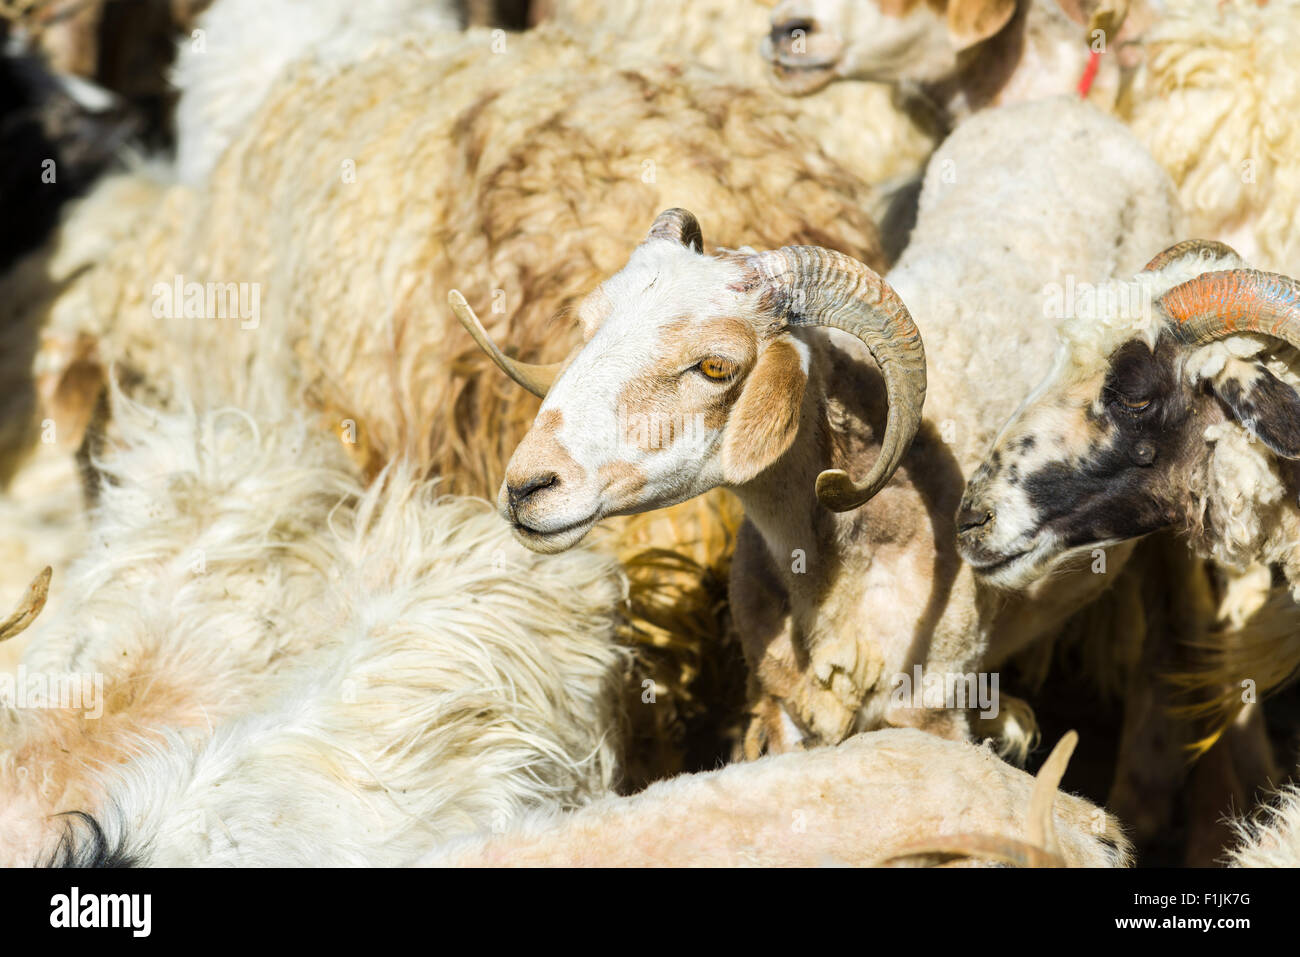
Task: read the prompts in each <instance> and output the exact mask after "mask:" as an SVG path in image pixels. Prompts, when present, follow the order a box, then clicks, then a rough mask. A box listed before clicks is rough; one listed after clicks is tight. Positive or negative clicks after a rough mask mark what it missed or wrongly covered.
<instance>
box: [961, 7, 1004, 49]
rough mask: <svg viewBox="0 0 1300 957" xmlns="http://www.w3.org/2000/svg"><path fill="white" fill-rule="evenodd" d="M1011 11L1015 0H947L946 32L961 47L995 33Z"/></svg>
mask: <svg viewBox="0 0 1300 957" xmlns="http://www.w3.org/2000/svg"><path fill="white" fill-rule="evenodd" d="M1015 12H1016V0H948V33H949V35H950V36H951V37H952V39H953V43H954V44H955V45H956V47H957V49H958V50H965V49H966V48H967V47H972V46H974V45H975V44H977V43H979V42H980V41H981V40H987V39H988V38H989V37H991V36H993V35H994V34H996V33H997V32H998V31H999V30H1001V29H1002V28H1003V27H1005V26H1006V25H1007V24H1008V23H1010V22H1011V18H1012V16H1014V15H1015Z"/></svg>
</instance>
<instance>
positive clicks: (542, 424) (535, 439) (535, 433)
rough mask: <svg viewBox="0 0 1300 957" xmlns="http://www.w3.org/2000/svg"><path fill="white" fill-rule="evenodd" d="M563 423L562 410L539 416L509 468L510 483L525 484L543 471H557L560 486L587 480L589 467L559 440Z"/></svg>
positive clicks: (550, 410) (507, 472)
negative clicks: (574, 456) (582, 464)
mask: <svg viewBox="0 0 1300 957" xmlns="http://www.w3.org/2000/svg"><path fill="white" fill-rule="evenodd" d="M563 424H564V415H563V413H561V412H560V410H559V409H548V410H547V411H545V412H543V413H542V414H541V415H539V416H538V417H537V421H536V422H535V423H533V428H532V429H531V430H530V431H529V433H528V434H527V435H525V436H524V440H523V441H522V442H520V443H519V448H517V449H515V454H514V457H513V458H511V460H510V465H509V467H508V468H507V469H506V484H507V485H514V486H519V485H524V484H526V483H527V482H528V481H529V480H531V479H532V478H534V477H535V476H537V475H539V474H541V473H543V472H554V473H555V475H556V477H557V478H558V479H559V481H560V484H561V485H565V484H574V485H576V484H580V483H581V482H582V481H584V480H585V478H586V475H587V470H586V469H584V468H583V467H582V466H581V465H579V464H578V463H577V461H575V460H574V458H573V456H572V455H570V454H569V450H568V449H566V448H565V447H564V446H563V444H561V442H560V440H559V431H560V427H561V426H562V425H563Z"/></svg>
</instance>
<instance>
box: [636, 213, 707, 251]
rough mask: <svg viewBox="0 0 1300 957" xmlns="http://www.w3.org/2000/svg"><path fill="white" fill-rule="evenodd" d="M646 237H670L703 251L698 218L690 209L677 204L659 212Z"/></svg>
mask: <svg viewBox="0 0 1300 957" xmlns="http://www.w3.org/2000/svg"><path fill="white" fill-rule="evenodd" d="M646 239H671V240H672V241H673V242H675V243H680V244H681V245H683V246H687V247H690V246H694V247H695V251H696V252H700V253H702V252H704V234H703V233H702V232H700V222H699V220H698V219H696V218H695V216H694V214H693V213H691V212H690V210H686V209H682V208H681V207H679V206H674V207H673V208H672V209H665V210H664V211H663V212H662V213H660V214H659V215H658V216H657V217H656V218H655V221H654V225H652V226H651V227H650V232H649V233H648V234H647V235H646Z"/></svg>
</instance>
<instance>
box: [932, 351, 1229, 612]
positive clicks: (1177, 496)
mask: <svg viewBox="0 0 1300 957" xmlns="http://www.w3.org/2000/svg"><path fill="white" fill-rule="evenodd" d="M1178 355H1179V348H1178V345H1177V344H1176V343H1175V342H1173V340H1172V339H1170V338H1168V337H1162V338H1161V339H1160V340H1159V341H1158V342H1157V344H1156V347H1155V349H1154V350H1153V349H1152V348H1151V347H1149V346H1148V345H1147V343H1146V342H1145V341H1144V340H1142V339H1141V338H1135V339H1130V340H1128V341H1127V342H1125V343H1124V344H1123V345H1121V346H1120V347H1119V348H1117V349H1116V350H1115V351H1114V353H1113V354H1112V355H1111V356H1110V358H1109V360H1108V362H1107V363H1106V366H1105V367H1104V369H1103V370H1102V371H1101V372H1100V373H1095V374H1093V375H1088V376H1079V375H1073V376H1071V375H1068V374H1066V375H1063V376H1061V377H1059V378H1057V379H1056V380H1055V381H1052V382H1049V383H1048V384H1047V386H1046V387H1045V388H1044V389H1042V390H1040V394H1039V395H1038V396H1037V398H1035V399H1034V400H1032V401H1031V402H1029V403H1028V404H1027V405H1026V406H1025V407H1023V408H1022V409H1021V411H1020V412H1019V413H1018V414H1017V415H1016V417H1015V418H1013V419H1012V421H1011V422H1010V423H1009V424H1008V425H1007V426H1006V428H1005V429H1004V430H1003V432H1002V435H1001V436H1000V437H999V439H998V441H997V443H996V445H995V446H994V448H993V451H992V452H991V453H990V454H989V456H988V457H987V458H986V459H985V460H984V462H983V463H982V464H981V465H980V466H979V468H978V469H977V470H976V472H975V474H974V476H973V477H972V478H971V481H970V482H969V483H968V484H967V488H966V494H965V496H964V497H963V499H962V503H961V511H960V512H959V513H958V515H957V540H958V547H959V549H960V551H961V554H962V557H963V558H965V559H966V561H967V562H968V563H970V564H971V565H972V566H973V567H974V568H975V569H976V571H977V572H978V573H979V574H980V575H981V577H982V578H984V579H985V580H987V581H989V582H990V583H992V584H996V585H1000V586H1003V587H1008V588H1021V587H1024V586H1025V585H1027V584H1029V583H1030V582H1032V581H1033V580H1034V579H1036V578H1038V577H1040V576H1041V575H1042V574H1043V572H1044V571H1046V570H1047V569H1048V568H1049V567H1050V566H1051V565H1053V564H1055V563H1056V562H1057V561H1058V560H1060V559H1061V558H1062V557H1064V556H1065V555H1067V554H1068V553H1071V552H1074V551H1090V550H1091V549H1094V548H1104V547H1106V546H1108V545H1112V544H1115V543H1118V542H1121V541H1124V540H1126V539H1130V538H1136V537H1138V536H1141V535H1145V534H1147V533H1148V532H1153V531H1155V530H1156V529H1159V528H1163V527H1166V526H1168V525H1171V524H1173V523H1174V522H1175V521H1176V520H1177V517H1178V515H1177V509H1178V506H1179V505H1180V504H1181V503H1182V501H1183V496H1182V494H1181V493H1180V489H1179V482H1178V480H1179V478H1180V477H1181V476H1182V474H1183V472H1184V470H1185V468H1186V467H1187V466H1188V465H1189V459H1190V458H1191V457H1192V455H1193V454H1194V451H1195V449H1196V446H1197V445H1198V442H1197V435H1198V432H1199V428H1198V427H1203V426H1204V425H1206V424H1208V418H1207V409H1205V408H1202V405H1203V404H1204V403H1202V402H1201V401H1200V398H1201V397H1200V396H1197V395H1193V394H1191V393H1190V392H1189V390H1187V389H1184V388H1182V387H1181V386H1180V384H1179V369H1178V368H1177V366H1178V362H1177V359H1178ZM1062 365H1064V366H1065V367H1066V368H1069V366H1070V364H1069V362H1068V360H1067V361H1066V362H1064V363H1062Z"/></svg>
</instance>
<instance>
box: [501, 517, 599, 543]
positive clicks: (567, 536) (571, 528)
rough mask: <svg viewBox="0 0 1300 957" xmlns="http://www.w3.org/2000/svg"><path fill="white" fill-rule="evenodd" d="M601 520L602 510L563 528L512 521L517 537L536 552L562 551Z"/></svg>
mask: <svg viewBox="0 0 1300 957" xmlns="http://www.w3.org/2000/svg"><path fill="white" fill-rule="evenodd" d="M599 520H600V512H598V511H597V512H592V513H591V514H590V515H588V516H587V517H586V518H584V519H579V520H578V521H576V522H572V523H570V524H568V525H565V526H563V527H561V528H546V529H541V528H533V527H532V526H531V525H527V524H525V523H524V522H521V521H518V520H516V521H514V522H512V523H511V529H512V530H513V531H514V533H515V537H516V538H517V539H519V541H520V542H521V543H522V544H523V545H525V546H526V547H527V548H529V549H531V550H532V551H535V552H543V553H551V552H562V551H564V550H565V549H566V548H572V547H573V546H574V545H576V544H578V542H580V541H581V540H582V538H583V536H585V535H586V534H587V532H589V531H591V527H592V526H593V525H595V524H596V522H598V521H599Z"/></svg>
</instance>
